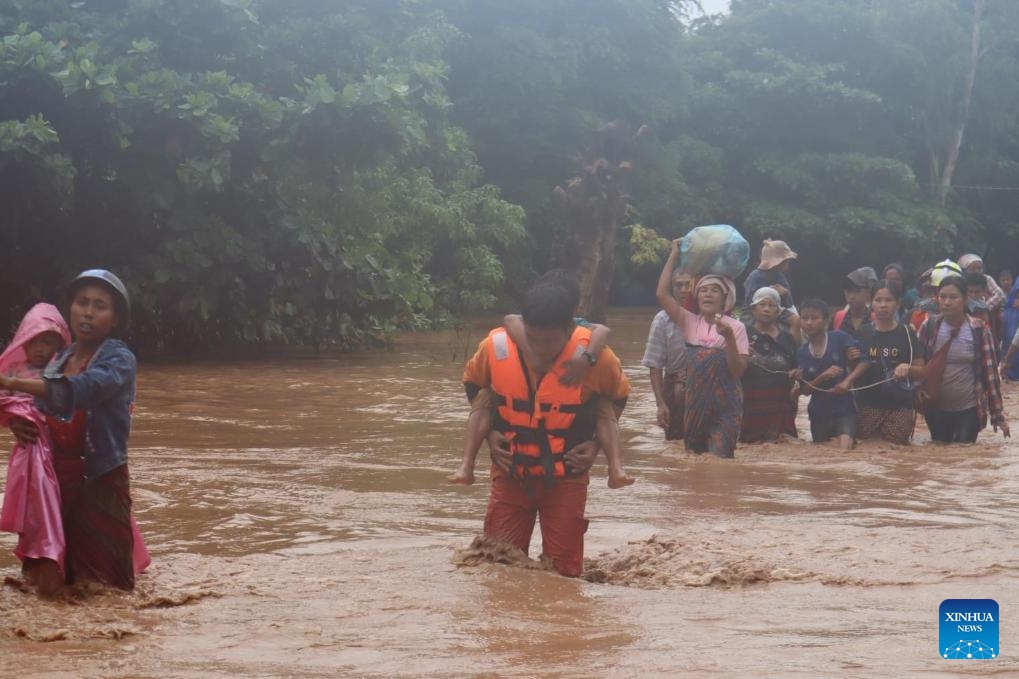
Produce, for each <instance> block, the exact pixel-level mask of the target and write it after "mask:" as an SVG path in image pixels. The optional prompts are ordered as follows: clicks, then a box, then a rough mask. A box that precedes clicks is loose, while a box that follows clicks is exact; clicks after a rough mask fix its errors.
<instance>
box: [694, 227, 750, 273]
mask: <svg viewBox="0 0 1019 679" xmlns="http://www.w3.org/2000/svg"><path fill="white" fill-rule="evenodd" d="M679 255H680V258H679V266H680V269H682V270H683V271H684V272H685V273H688V274H692V275H694V276H704V275H706V274H709V273H713V274H716V275H718V276H728V277H729V278H737V277H738V276H739V275H740V274H741V273H743V271H744V270H745V269H746V268H747V263H748V262H749V261H750V243H748V242H747V239H746V238H744V237H743V235H742V234H740V232H739V231H737V230H736V229H734V228H732V227H731V226H729V225H728V224H712V225H711V226H698V227H697V228H695V229H693V230H692V231H690V233H688V234H686V235H685V236H683V238H682V239H681V240H680V241H679Z"/></svg>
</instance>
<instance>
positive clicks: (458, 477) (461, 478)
mask: <svg viewBox="0 0 1019 679" xmlns="http://www.w3.org/2000/svg"><path fill="white" fill-rule="evenodd" d="M446 480H447V481H449V482H450V483H459V484H461V485H464V486H470V485H473V483H474V470H473V469H467V468H466V467H460V468H459V469H457V470H456V472H455V473H453V474H450V475H449V476H447V477H446Z"/></svg>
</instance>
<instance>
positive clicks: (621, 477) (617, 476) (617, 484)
mask: <svg viewBox="0 0 1019 679" xmlns="http://www.w3.org/2000/svg"><path fill="white" fill-rule="evenodd" d="M636 480H637V479H635V478H633V477H632V476H629V475H627V473H626V472H624V471H623V470H622V469H615V470H609V488H625V487H626V486H632V485H633V482H634V481H636Z"/></svg>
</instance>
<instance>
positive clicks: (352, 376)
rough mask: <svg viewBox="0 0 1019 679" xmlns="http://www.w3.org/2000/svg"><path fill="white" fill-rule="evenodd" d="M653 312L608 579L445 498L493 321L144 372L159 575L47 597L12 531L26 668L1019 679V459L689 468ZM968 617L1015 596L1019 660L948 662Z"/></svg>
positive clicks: (804, 457)
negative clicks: (669, 422)
mask: <svg viewBox="0 0 1019 679" xmlns="http://www.w3.org/2000/svg"><path fill="white" fill-rule="evenodd" d="M651 316H652V312H651V311H650V310H641V311H632V310H628V311H625V312H623V311H619V312H616V313H614V314H613V315H612V317H611V319H610V321H611V324H612V328H613V333H612V343H613V346H614V347H615V348H616V350H617V352H618V353H619V355H620V357H621V358H622V361H623V364H624V366H625V369H626V372H627V374H628V375H629V376H630V379H631V381H632V383H633V388H634V394H633V397H632V398H631V400H630V404H629V406H628V407H627V411H626V413H625V414H624V418H623V420H622V422H621V428H622V436H623V443H624V453H625V457H624V461H625V463H626V466H627V469H628V470H629V471H630V472H631V473H632V474H634V475H635V476H637V477H638V481H637V483H636V485H634V486H631V487H630V488H627V489H623V490H614V491H613V490H609V489H608V488H607V487H606V486H605V469H604V464H603V463H601V464H599V465H597V466H596V469H595V472H594V475H593V476H594V478H593V480H592V490H591V494H590V501H589V503H588V514H589V517H590V518H591V520H592V521H591V528H590V531H589V532H588V535H587V556H588V559H589V562H588V564H587V577H588V580H569V579H565V578H561V577H559V576H557V575H555V574H552V573H549V572H546V571H543V570H540V569H536V568H520V567H516V566H507V565H497V564H490V563H482V564H480V565H475V566H467V567H465V566H457V565H455V564H454V562H453V561H454V554H455V551H456V550H457V549H459V548H464V547H466V546H467V545H469V544H470V542H471V540H472V538H473V537H474V536H475V535H476V534H477V533H478V532H479V530H480V527H481V520H482V516H483V514H484V508H485V500H486V494H487V483H486V482H484V481H482V482H479V483H478V484H476V485H474V486H472V487H458V486H451V485H448V484H447V483H446V482H445V476H446V474H448V473H450V472H451V471H452V470H453V469H454V467H455V463H456V460H457V456H458V451H459V448H460V437H461V432H462V429H463V424H464V421H465V417H466V414H467V410H466V407H465V402H464V398H463V392H462V388H461V384H460V375H461V369H462V364H463V360H464V352H465V349H468V348H469V349H473V347H474V346H475V345H476V344H477V342H478V340H479V339H480V338H481V337H482V336H483V334H484V332H485V331H486V330H487V328H486V327H485V326H484V324H482V323H478V324H475V325H474V326H472V327H471V328H470V329H469V332H461V333H452V332H451V333H435V334H418V335H413V336H408V337H404V338H402V339H401V341H400V342H399V343H398V344H397V349H396V351H395V352H394V353H377V354H370V355H358V356H343V357H339V358H331V359H315V360H292V361H285V362H284V361H272V362H257V363H229V364H224V363H219V364H188V365H143V366H142V368H141V371H140V376H139V395H138V408H137V411H136V417H135V423H134V424H135V429H134V433H133V437H132V449H131V474H132V479H133V491H134V498H135V507H136V511H137V516H138V520H139V522H140V524H141V527H142V531H143V532H144V534H145V536H146V538H147V540H148V544H149V547H150V549H151V551H152V556H153V559H154V564H153V566H152V568H151V569H150V571H149V572H148V573H146V574H145V575H143V576H142V577H141V578H140V580H139V586H138V590H137V591H136V592H135V593H132V594H120V593H111V592H107V591H102V590H100V591H95V592H90V591H85V592H79V593H78V594H77V595H76V596H75V597H74V598H71V599H69V600H65V601H60V602H44V601H39V600H38V599H37V598H36V597H35V596H34V595H33V594H31V593H27V592H25V591H23V590H22V588H21V587H19V582H18V577H19V569H18V567H17V561H16V559H15V558H14V556H13V555H12V554H11V549H12V548H13V545H14V539H13V536H11V535H9V534H3V536H2V537H0V552H2V554H0V577H5V576H6V577H7V582H6V584H5V585H4V586H2V587H0V675H2V676H19V677H26V676H32V677H75V678H78V677H196V678H197V677H202V678H207V677H341V676H352V677H471V676H477V677H674V676H689V677H726V676H732V677H867V678H870V677H877V676H885V677H954V676H960V675H967V676H968V675H977V676H981V675H988V676H989V675H994V676H999V677H1002V676H1019V632H1017V630H1019V549H1017V544H1019V447H1017V446H1016V445H1013V444H1008V445H1002V443H1003V440H1002V439H1001V437H1000V435H996V434H991V433H990V432H989V431H988V432H985V433H984V434H983V435H981V442H980V443H979V444H977V445H975V446H960V447H934V446H932V445H929V444H925V443H923V442H922V441H921V442H920V443H918V444H917V445H914V446H912V447H909V448H894V447H888V446H886V447H880V446H876V445H865V446H864V447H862V448H861V449H858V450H856V451H853V452H850V453H841V452H838V451H836V450H833V449H829V448H825V447H820V446H812V445H809V444H806V443H801V442H793V443H789V444H782V445H767V446H753V447H743V448H740V449H738V450H737V453H736V460H735V461H726V460H717V459H714V458H711V457H703V458H697V457H693V456H690V455H687V454H686V453H684V452H683V450H682V448H681V447H679V446H676V445H666V444H665V443H664V442H663V441H662V435H661V431H660V430H659V429H657V428H656V427H655V426H654V420H655V417H654V412H655V411H654V400H653V398H652V396H651V394H650V386H649V382H648V378H647V371H646V370H645V369H643V368H641V367H640V357H641V352H642V349H643V341H644V338H645V336H646V332H647V325H648V322H649V321H650V318H651ZM1012 389H1013V390H1012V391H1010V392H1008V396H1007V406H1006V407H1007V409H1008V410H1009V411H1010V413H1011V414H1012V415H1013V416H1016V415H1019V403H1017V401H1019V399H1017V398H1016V395H1017V394H1016V391H1015V388H1014V387H1013V388H1012ZM1013 422H1015V421H1013ZM800 426H801V431H803V430H804V429H805V422H804V421H802V420H801V422H800ZM1013 426H1014V428H1016V429H1019V426H1015V424H1014V425H1013ZM0 438H2V439H3V440H2V441H0V443H2V444H3V446H4V449H7V448H8V447H9V446H8V439H7V437H6V436H2V437H0ZM920 438H921V439H923V437H920ZM484 457H485V456H484V454H483V458H484ZM4 459H6V458H4ZM3 466H4V467H5V466H6V465H3ZM479 467H481V468H482V469H481V471H482V472H483V471H484V470H485V469H487V459H486V462H485V464H484V465H479ZM480 477H481V478H482V479H484V478H485V475H484V474H483V473H482V474H480ZM537 552H538V545H537V544H534V545H532V556H533V555H535V554H536V553H537ZM947 598H992V599H995V600H997V602H998V603H999V605H1000V607H1001V608H1000V611H1001V613H1000V615H1001V619H1002V621H1001V644H1000V645H1001V649H1000V652H1001V655H1000V657H998V658H997V659H995V660H993V661H979V662H966V661H949V660H943V659H941V658H940V657H939V655H938V606H939V604H940V602H941V601H942V600H943V599H947Z"/></svg>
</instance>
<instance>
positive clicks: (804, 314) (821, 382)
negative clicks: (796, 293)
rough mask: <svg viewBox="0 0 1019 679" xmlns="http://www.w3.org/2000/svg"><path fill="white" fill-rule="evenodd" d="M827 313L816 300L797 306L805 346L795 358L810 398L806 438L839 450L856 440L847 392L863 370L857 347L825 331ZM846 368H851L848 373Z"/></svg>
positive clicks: (848, 337) (853, 413)
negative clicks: (836, 444)
mask: <svg viewBox="0 0 1019 679" xmlns="http://www.w3.org/2000/svg"><path fill="white" fill-rule="evenodd" d="M830 319H831V310H830V309H829V308H828V305H827V304H825V303H824V302H822V301H821V300H817V299H808V300H806V301H804V302H803V303H802V304H801V305H800V321H801V325H802V328H803V333H804V334H805V335H806V336H807V342H806V343H805V344H804V345H803V346H802V347H800V350H799V353H798V354H797V357H796V358H797V365H798V366H799V371H800V375H799V376H800V378H801V380H802V383H803V385H804V391H805V393H807V394H811V396H810V406H809V407H808V408H807V414H808V415H810V434H811V437H812V438H813V440H814V442H815V443H823V442H825V441H830V440H831V439H835V440H836V441H837V443H838V446H839V447H840V448H842V449H843V450H849V449H850V448H852V447H853V445H854V443H855V439H856V401H855V400H854V399H853V394H852V393H851V392H850V391H849V390H850V388H852V386H853V382H855V381H856V379H857V378H859V377H860V375H862V374H863V373H864V372H865V371H866V369H867V365H868V364H867V361H865V360H862V358H861V354H860V345H859V343H858V342H857V341H856V339H855V338H854V337H852V336H851V335H849V334H847V333H844V332H842V331H841V330H832V331H828V330H827V328H828V323H829V321H830ZM850 366H853V367H852V369H850Z"/></svg>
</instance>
